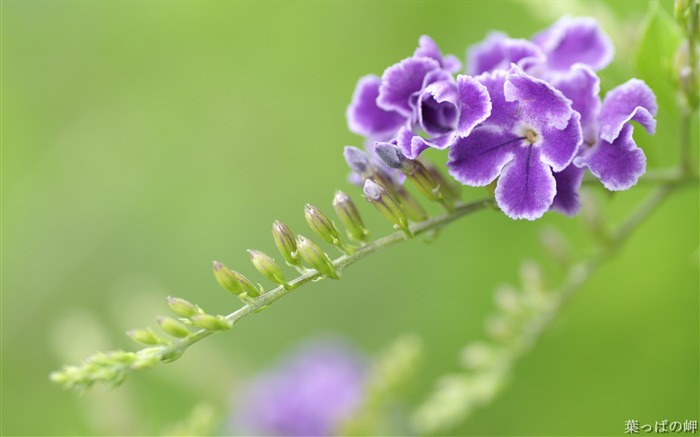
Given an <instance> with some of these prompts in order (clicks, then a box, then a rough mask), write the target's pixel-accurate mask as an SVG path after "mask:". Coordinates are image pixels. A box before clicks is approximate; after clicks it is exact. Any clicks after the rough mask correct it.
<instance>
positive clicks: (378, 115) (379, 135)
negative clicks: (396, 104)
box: [346, 74, 406, 139]
mask: <svg viewBox="0 0 700 437" xmlns="http://www.w3.org/2000/svg"><path fill="white" fill-rule="evenodd" d="M379 84H380V80H379V77H377V76H375V75H373V74H370V75H367V76H364V77H362V78H360V81H359V82H358V83H357V86H356V87H355V93H354V94H353V96H352V101H351V103H350V105H349V106H348V109H347V111H346V117H347V120H348V127H349V128H350V131H352V132H354V133H356V134H360V135H364V136H366V137H369V138H376V139H388V138H391V136H393V135H394V134H395V133H396V131H397V130H398V129H399V127H401V126H402V125H403V124H404V123H406V117H404V116H403V115H401V114H399V113H397V112H395V111H386V110H384V109H382V108H380V107H379V106H377V97H378V96H379Z"/></svg>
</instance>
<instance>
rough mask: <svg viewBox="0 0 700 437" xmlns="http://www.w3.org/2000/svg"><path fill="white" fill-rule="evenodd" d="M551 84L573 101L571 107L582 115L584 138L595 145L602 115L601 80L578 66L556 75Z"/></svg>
mask: <svg viewBox="0 0 700 437" xmlns="http://www.w3.org/2000/svg"><path fill="white" fill-rule="evenodd" d="M550 83H551V84H552V86H554V88H556V89H558V90H559V91H561V92H562V94H564V96H566V98H568V99H569V100H571V102H572V103H571V107H572V108H573V109H574V111H576V112H578V113H579V114H581V128H582V130H583V138H584V140H586V141H589V142H590V143H595V141H596V138H597V136H598V132H597V131H598V114H599V113H600V96H599V94H600V79H598V76H597V75H596V74H595V72H594V71H593V70H591V69H590V68H589V67H587V66H586V65H584V64H576V65H574V66H573V67H571V69H570V70H569V71H567V72H566V73H562V74H558V75H555V76H554V77H553V78H552V79H551V81H550Z"/></svg>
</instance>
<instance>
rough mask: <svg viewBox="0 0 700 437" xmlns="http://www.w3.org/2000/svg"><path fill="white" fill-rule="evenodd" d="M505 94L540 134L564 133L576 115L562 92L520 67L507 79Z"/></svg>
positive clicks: (521, 115) (524, 118)
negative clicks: (547, 131) (543, 131)
mask: <svg viewBox="0 0 700 437" xmlns="http://www.w3.org/2000/svg"><path fill="white" fill-rule="evenodd" d="M503 93H504V96H505V99H506V101H508V102H518V103H519V109H520V119H522V120H523V121H524V122H526V123H528V124H531V125H532V126H533V127H535V128H538V129H540V130H541V129H544V128H549V127H554V128H556V129H564V128H565V127H566V126H567V125H568V123H569V119H570V118H571V115H572V114H573V113H574V111H573V110H572V109H571V100H569V99H567V98H566V97H564V94H562V93H561V91H559V90H557V89H556V88H554V87H552V86H551V85H549V84H548V83H547V82H545V81H542V80H540V79H536V78H534V77H532V76H530V75H528V74H526V73H525V72H523V71H522V70H521V69H520V68H518V67H513V68H512V69H511V73H509V74H508V75H507V76H506V79H505V84H504V87H503Z"/></svg>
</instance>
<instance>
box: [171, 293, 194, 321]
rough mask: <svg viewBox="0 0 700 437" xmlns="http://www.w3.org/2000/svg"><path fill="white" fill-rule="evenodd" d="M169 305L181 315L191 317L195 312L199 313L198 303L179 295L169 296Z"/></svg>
mask: <svg viewBox="0 0 700 437" xmlns="http://www.w3.org/2000/svg"><path fill="white" fill-rule="evenodd" d="M168 306H169V307H170V309H171V310H172V312H174V313H175V314H177V315H178V316H180V317H185V318H190V317H192V316H194V315H195V314H199V308H197V306H196V305H194V304H192V303H190V302H188V301H186V300H185V299H181V298H179V297H172V296H168Z"/></svg>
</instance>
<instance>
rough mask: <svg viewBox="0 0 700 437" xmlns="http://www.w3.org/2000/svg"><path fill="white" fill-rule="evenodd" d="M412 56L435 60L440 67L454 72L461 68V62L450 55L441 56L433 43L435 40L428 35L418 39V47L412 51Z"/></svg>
mask: <svg viewBox="0 0 700 437" xmlns="http://www.w3.org/2000/svg"><path fill="white" fill-rule="evenodd" d="M413 57H414V58H420V57H426V58H431V59H434V60H436V61H437V62H438V63H439V64H440V66H441V67H442V68H444V69H445V70H447V71H449V72H451V73H455V72H457V71H459V70H460V69H462V63H461V62H459V60H458V59H457V58H456V57H454V56H452V55H447V56H445V57H443V56H442V52H441V51H440V48H439V47H438V45H437V44H436V43H435V41H434V40H433V39H432V38H431V37H429V36H428V35H423V36H421V37H420V38H419V39H418V48H417V49H416V51H415V52H413Z"/></svg>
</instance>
